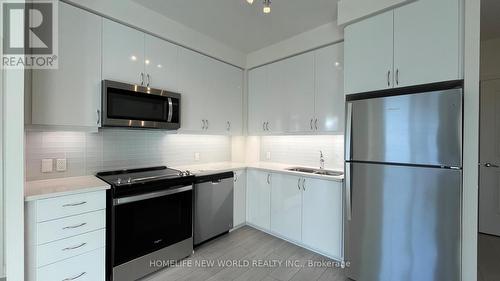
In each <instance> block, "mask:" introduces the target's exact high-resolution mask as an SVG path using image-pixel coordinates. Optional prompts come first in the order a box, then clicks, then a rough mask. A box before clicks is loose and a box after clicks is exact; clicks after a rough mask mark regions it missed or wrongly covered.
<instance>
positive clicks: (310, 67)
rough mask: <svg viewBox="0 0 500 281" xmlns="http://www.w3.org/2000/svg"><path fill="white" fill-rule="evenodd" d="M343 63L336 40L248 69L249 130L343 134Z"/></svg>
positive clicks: (340, 50) (256, 131)
mask: <svg viewBox="0 0 500 281" xmlns="http://www.w3.org/2000/svg"><path fill="white" fill-rule="evenodd" d="M343 65H344V60H343V44H342V43H340V44H335V45H331V46H328V47H324V48H321V49H318V50H315V51H312V52H308V53H305V54H301V55H298V56H294V57H292V58H289V59H285V60H282V61H278V62H275V63H272V64H269V65H265V66H262V67H258V68H255V69H252V70H250V71H249V74H248V96H249V97H248V100H249V102H248V131H249V133H250V134H257V135H263V134H270V133H300V132H303V133H304V132H305V133H311V132H330V133H331V132H333V133H343V128H344V92H343V71H344V70H343Z"/></svg>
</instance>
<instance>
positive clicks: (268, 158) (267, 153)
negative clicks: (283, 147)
mask: <svg viewBox="0 0 500 281" xmlns="http://www.w3.org/2000/svg"><path fill="white" fill-rule="evenodd" d="M266 160H271V151H268V152H266Z"/></svg>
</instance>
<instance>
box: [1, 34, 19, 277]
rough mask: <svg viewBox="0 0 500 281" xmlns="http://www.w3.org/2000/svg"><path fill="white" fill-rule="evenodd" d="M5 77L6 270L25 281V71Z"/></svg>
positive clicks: (4, 179)
mask: <svg viewBox="0 0 500 281" xmlns="http://www.w3.org/2000/svg"><path fill="white" fill-rule="evenodd" d="M19 32H22V31H19ZM3 78H4V79H3V90H4V92H3V93H4V95H3V119H2V121H3V143H2V144H3V146H2V150H3V159H2V160H3V186H4V199H5V207H4V209H5V261H6V267H5V271H6V275H7V279H8V280H9V281H23V280H24V223H23V222H24V161H23V158H24V119H23V117H24V113H23V109H24V104H23V97H24V70H5V71H4V77H3Z"/></svg>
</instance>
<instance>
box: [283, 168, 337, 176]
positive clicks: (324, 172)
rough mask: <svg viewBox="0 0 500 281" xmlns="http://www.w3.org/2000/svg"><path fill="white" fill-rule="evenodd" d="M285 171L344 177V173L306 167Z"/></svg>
mask: <svg viewBox="0 0 500 281" xmlns="http://www.w3.org/2000/svg"><path fill="white" fill-rule="evenodd" d="M285 170H287V171H292V172H301V173H308V174H314V175H322V176H332V177H341V176H343V175H344V173H343V172H339V171H332V170H325V169H313V168H304V167H292V168H287V169H285Z"/></svg>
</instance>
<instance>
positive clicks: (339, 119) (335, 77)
mask: <svg viewBox="0 0 500 281" xmlns="http://www.w3.org/2000/svg"><path fill="white" fill-rule="evenodd" d="M315 74H316V75H315V85H316V87H315V89H316V92H315V95H314V97H315V98H314V100H315V103H314V104H315V105H314V109H315V119H314V128H315V129H316V130H318V131H321V132H333V133H342V134H343V133H344V119H345V113H344V112H345V97H344V44H343V43H340V44H335V45H332V46H328V47H325V48H321V49H319V50H317V51H316V52H315Z"/></svg>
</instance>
